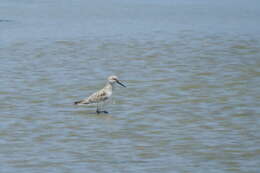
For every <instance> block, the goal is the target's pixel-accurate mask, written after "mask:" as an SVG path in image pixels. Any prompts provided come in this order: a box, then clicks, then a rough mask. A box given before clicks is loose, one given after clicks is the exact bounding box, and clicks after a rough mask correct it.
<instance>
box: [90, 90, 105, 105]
mask: <svg viewBox="0 0 260 173" xmlns="http://www.w3.org/2000/svg"><path fill="white" fill-rule="evenodd" d="M107 98H108V94H107V93H106V92H105V91H104V90H103V89H102V90H100V91H97V92H95V93H94V94H92V95H91V96H89V97H88V98H87V99H86V101H87V102H88V103H97V102H100V101H105V100H106V99H107Z"/></svg>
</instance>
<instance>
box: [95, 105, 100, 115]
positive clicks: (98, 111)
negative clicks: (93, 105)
mask: <svg viewBox="0 0 260 173" xmlns="http://www.w3.org/2000/svg"><path fill="white" fill-rule="evenodd" d="M96 112H97V114H99V113H101V111H100V110H99V107H98V103H97V111H96Z"/></svg>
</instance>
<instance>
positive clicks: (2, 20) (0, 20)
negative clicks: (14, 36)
mask: <svg viewBox="0 0 260 173" xmlns="http://www.w3.org/2000/svg"><path fill="white" fill-rule="evenodd" d="M0 22H11V20H6V19H0Z"/></svg>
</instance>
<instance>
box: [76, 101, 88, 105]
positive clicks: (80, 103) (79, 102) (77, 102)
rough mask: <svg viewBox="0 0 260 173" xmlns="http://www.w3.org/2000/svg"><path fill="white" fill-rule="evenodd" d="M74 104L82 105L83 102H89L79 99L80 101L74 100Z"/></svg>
mask: <svg viewBox="0 0 260 173" xmlns="http://www.w3.org/2000/svg"><path fill="white" fill-rule="evenodd" d="M74 104H75V105H83V104H89V103H88V102H86V100H80V101H76V102H74Z"/></svg>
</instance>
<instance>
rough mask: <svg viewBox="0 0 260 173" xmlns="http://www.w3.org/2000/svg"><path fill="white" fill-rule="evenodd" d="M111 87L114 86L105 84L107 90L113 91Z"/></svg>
mask: <svg viewBox="0 0 260 173" xmlns="http://www.w3.org/2000/svg"><path fill="white" fill-rule="evenodd" d="M113 87H114V85H113V84H111V83H109V82H107V83H106V85H105V88H106V89H108V90H111V91H112V90H113Z"/></svg>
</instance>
